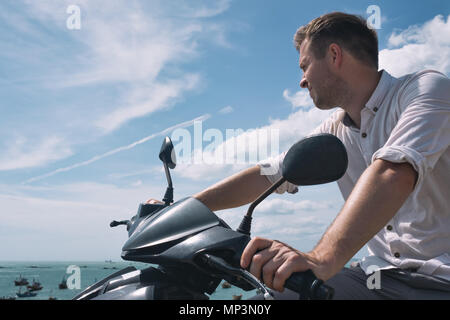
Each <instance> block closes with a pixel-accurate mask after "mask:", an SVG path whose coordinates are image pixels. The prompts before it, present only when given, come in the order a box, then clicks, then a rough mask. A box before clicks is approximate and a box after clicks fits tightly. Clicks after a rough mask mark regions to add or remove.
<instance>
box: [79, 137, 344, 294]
mask: <svg viewBox="0 0 450 320" xmlns="http://www.w3.org/2000/svg"><path fill="white" fill-rule="evenodd" d="M159 158H160V160H161V161H162V162H163V165H164V169H165V173H166V178H167V181H168V187H167V190H166V193H165V195H164V198H163V203H161V204H140V206H139V208H138V211H137V214H136V215H135V216H134V217H132V218H131V219H130V220H124V221H113V222H111V224H110V226H111V227H116V226H119V225H126V227H127V231H128V236H129V238H128V240H127V241H126V243H125V244H124V246H123V248H122V254H121V257H122V259H124V260H126V261H137V262H144V263H148V264H152V265H153V266H150V267H148V268H146V269H143V270H138V269H136V268H135V267H127V268H125V269H123V270H120V271H118V272H116V273H114V274H112V275H110V276H108V277H107V278H105V279H103V280H101V281H99V282H97V283H95V284H93V285H92V286H90V287H88V288H87V289H85V290H84V291H83V292H81V293H80V294H78V295H77V296H76V297H74V298H73V299H74V300H207V299H209V297H208V294H209V295H210V294H212V293H213V292H214V291H215V289H216V288H217V287H218V286H219V284H220V283H221V282H222V281H223V280H225V281H227V282H228V283H230V284H232V285H234V286H237V287H239V288H241V289H243V290H244V291H249V290H254V289H259V290H260V292H262V294H263V296H264V299H273V295H272V293H271V292H270V290H269V289H268V288H267V287H266V286H265V285H264V284H263V283H262V282H261V281H260V280H259V279H257V278H256V277H255V276H253V275H252V274H251V273H250V272H248V271H247V270H244V269H242V268H241V267H240V257H241V255H242V252H243V250H244V248H245V247H246V245H247V243H248V242H249V241H250V230H251V221H252V213H253V211H254V209H255V207H256V206H257V205H258V204H259V203H260V202H261V201H263V200H264V199H265V198H267V197H268V196H269V195H270V194H271V193H273V192H274V191H275V190H276V189H277V188H278V187H279V186H280V185H281V184H282V183H284V182H286V181H288V182H291V183H293V184H295V185H298V186H307V185H316V184H323V183H328V182H332V181H335V180H337V179H339V178H340V177H342V176H343V174H344V173H345V171H346V169H347V163H348V159H347V153H346V150H345V147H344V145H343V144H342V142H341V141H340V140H339V139H338V138H336V137H335V136H333V135H329V134H320V135H315V136H311V137H308V138H305V139H303V140H301V141H299V142H297V143H296V144H294V145H293V146H292V147H291V148H290V149H289V151H288V152H287V154H286V156H285V158H284V161H283V164H282V168H281V169H282V177H281V178H280V179H279V180H278V181H277V182H276V183H275V184H273V185H272V186H271V187H270V188H268V189H267V190H266V191H265V192H264V193H263V194H262V195H261V196H259V197H258V199H256V200H255V201H254V202H253V203H252V204H251V205H250V207H249V209H248V211H247V214H246V215H245V216H244V218H243V220H242V222H241V224H240V226H239V228H238V229H237V230H233V229H231V228H230V226H229V225H228V224H227V223H226V222H225V221H224V220H222V219H220V218H219V217H218V216H217V215H216V214H214V212H212V211H211V210H210V209H209V208H208V207H206V206H205V205H204V204H203V203H201V202H200V201H199V200H197V199H195V198H193V197H188V198H185V199H182V200H179V201H177V202H175V203H173V185H172V179H171V175H170V170H169V169H174V168H175V166H176V159H175V152H174V147H173V144H172V142H171V140H170V138H168V137H166V138H165V139H164V142H163V144H162V147H161V151H160V153H159ZM155 265H156V267H155ZM285 287H286V288H288V289H290V290H293V291H295V292H297V293H299V297H300V299H331V298H332V296H333V288H331V287H329V286H327V285H325V284H324V283H323V282H322V281H321V280H320V279H317V278H316V277H315V275H314V273H313V272H312V271H311V270H308V271H305V272H297V273H294V274H292V275H291V276H290V278H289V279H287V280H286V282H285Z"/></svg>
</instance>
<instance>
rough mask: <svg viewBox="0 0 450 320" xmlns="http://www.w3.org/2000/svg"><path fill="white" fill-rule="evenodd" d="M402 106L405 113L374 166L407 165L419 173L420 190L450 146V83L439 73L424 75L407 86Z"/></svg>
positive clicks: (374, 155)
mask: <svg viewBox="0 0 450 320" xmlns="http://www.w3.org/2000/svg"><path fill="white" fill-rule="evenodd" d="M399 106H404V110H399V111H400V112H401V115H400V118H399V120H398V122H397V124H396V126H395V127H394V129H393V130H392V132H391V134H390V136H389V139H388V140H387V141H386V143H385V145H384V146H383V147H382V148H380V149H379V150H377V151H376V152H375V153H374V154H373V156H372V163H373V162H374V161H375V160H376V159H383V160H386V161H390V162H394V163H403V162H408V163H409V164H411V165H412V166H413V167H414V169H415V170H416V172H417V174H418V179H417V183H416V189H417V188H418V187H419V186H420V185H421V183H422V181H423V178H424V176H425V175H426V174H427V172H428V171H429V170H432V169H433V168H434V166H435V164H436V162H437V161H438V159H439V158H440V156H441V155H442V154H443V153H444V152H445V151H446V150H447V148H448V146H449V144H450V80H449V79H448V78H446V77H445V76H443V75H441V74H440V73H437V72H436V73H427V74H424V75H423V76H422V77H419V78H418V79H417V81H414V82H412V83H409V84H407V85H406V87H405V90H404V91H403V94H402V95H401V96H399Z"/></svg>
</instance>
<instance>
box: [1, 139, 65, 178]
mask: <svg viewBox="0 0 450 320" xmlns="http://www.w3.org/2000/svg"><path fill="white" fill-rule="evenodd" d="M72 154H73V152H72V150H71V149H70V147H69V146H67V144H66V141H64V139H63V138H60V137H46V138H43V139H42V140H40V141H34V139H33V140H30V139H27V138H25V137H18V138H16V139H14V140H13V141H12V140H10V141H7V142H6V143H5V146H4V149H3V151H2V153H1V155H0V171H7V170H16V169H24V168H31V167H37V166H42V165H45V164H47V163H49V162H54V161H57V160H60V159H63V158H66V157H69V156H71V155H72Z"/></svg>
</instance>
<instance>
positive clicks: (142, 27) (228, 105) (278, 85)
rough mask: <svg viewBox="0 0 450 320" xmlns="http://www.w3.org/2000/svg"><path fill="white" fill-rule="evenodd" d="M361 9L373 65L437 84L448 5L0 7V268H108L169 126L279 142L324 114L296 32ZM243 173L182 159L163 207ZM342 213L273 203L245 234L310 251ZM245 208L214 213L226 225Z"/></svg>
mask: <svg viewBox="0 0 450 320" xmlns="http://www.w3.org/2000/svg"><path fill="white" fill-rule="evenodd" d="M72 4H75V5H78V6H79V8H80V9H81V29H80V30H70V29H68V28H67V25H66V22H67V19H68V18H69V16H70V14H67V12H66V9H67V7H68V6H69V5H72ZM370 5H377V6H378V7H379V8H380V12H381V29H378V30H377V32H378V36H379V46H380V65H381V67H382V68H384V69H386V70H387V71H389V72H390V73H391V74H393V75H395V76H401V75H404V74H407V73H412V72H414V71H418V70H421V69H424V68H432V69H437V70H439V71H441V72H443V73H445V74H446V75H449V74H450V62H449V61H450V40H449V39H450V21H449V13H450V3H449V2H448V1H427V2H426V3H424V2H422V1H414V2H411V1H314V2H306V1H283V2H280V1H264V2H261V1H255V0H242V1H237V0H236V1H228V0H222V1H181V0H180V1H170V4H168V1H154V0H152V1H142V0H141V1H122V0H116V1H87V0H80V1H76V0H70V1H31V0H30V1H26V0H23V1H12V0H5V1H2V2H1V3H0V40H1V41H0V84H1V85H0V97H1V99H0V115H1V117H0V148H1V149H0V150H2V152H1V153H0V208H1V209H0V219H1V223H0V243H1V245H0V260H103V259H116V260H117V259H119V257H120V249H121V246H122V244H123V242H124V241H125V239H126V232H124V230H118V229H109V227H108V224H109V221H111V220H113V219H123V218H127V217H130V216H131V215H132V214H134V213H135V211H136V209H137V207H138V204H139V202H141V201H145V200H146V199H148V198H150V197H155V198H161V197H162V196H163V194H164V190H165V177H164V173H163V171H162V166H161V163H160V161H159V159H158V157H157V154H158V151H159V148H160V145H161V142H162V139H163V136H164V134H168V135H171V133H172V132H173V131H170V130H169V131H167V130H166V129H167V128H175V127H179V126H182V127H183V128H185V129H186V130H188V131H189V132H191V133H193V126H192V120H193V119H196V118H201V119H203V120H204V121H203V123H202V126H203V131H207V130H208V129H215V130H218V131H219V132H221V133H222V134H223V136H225V133H226V130H227V129H242V130H243V134H242V137H246V136H248V134H249V132H250V131H251V130H255V129H259V130H273V129H276V130H278V132H279V137H280V141H279V147H280V151H283V150H285V149H286V148H288V147H289V146H290V145H291V144H292V143H294V142H295V141H297V140H299V139H301V138H302V137H303V136H304V135H306V134H307V133H308V132H309V131H311V130H312V129H313V128H314V127H315V126H317V125H318V124H319V123H320V122H321V121H322V120H324V119H325V118H326V117H327V116H328V113H327V112H322V111H318V110H317V109H315V108H314V107H313V104H312V102H311V101H310V100H309V98H308V96H307V95H306V94H305V93H304V92H303V91H301V90H300V89H299V86H298V83H299V81H300V79H301V72H300V70H299V68H298V64H297V61H298V53H297V52H296V50H295V49H294V47H293V44H292V38H293V35H294V33H295V31H296V30H297V28H298V27H299V26H301V25H303V24H306V23H307V22H309V21H310V20H312V19H313V18H315V17H317V16H319V15H321V14H324V13H326V12H331V11H345V12H349V13H356V14H360V15H362V16H365V17H368V16H369V14H367V12H366V10H367V8H368V7H369V6H370ZM165 130H166V131H165ZM142 139H144V140H142ZM207 145H208V142H206V141H205V142H204V143H203V147H204V148H205V147H206V146H207ZM249 165H250V164H247V165H245V164H244V165H240V164H235V165H230V164H217V165H212V166H210V165H205V164H197V165H187V164H180V165H179V166H178V167H177V168H176V169H175V170H174V171H173V180H174V184H175V197H176V199H180V198H183V197H186V196H189V195H191V194H193V193H196V192H198V191H200V190H202V189H203V188H206V187H207V186H209V185H211V184H212V183H215V182H217V181H219V180H220V179H223V178H225V177H227V176H228V175H230V174H232V173H235V172H237V171H238V170H240V169H243V168H245V167H246V166H249ZM342 204H343V200H342V198H341V196H340V193H339V190H338V189H337V186H336V185H335V184H329V185H324V186H317V187H308V188H304V189H302V190H301V191H300V192H299V193H298V194H296V195H282V196H278V195H273V196H271V198H270V199H268V200H266V201H265V202H264V203H263V204H262V205H261V207H259V208H258V209H257V210H256V212H255V219H254V220H255V226H254V230H253V234H254V235H259V236H264V237H269V238H276V239H279V240H283V241H286V242H289V243H290V244H292V245H293V246H295V247H297V248H299V249H302V250H309V249H311V248H312V247H313V246H314V244H315V243H316V242H317V241H318V240H319V239H320V236H321V234H322V233H323V231H324V230H325V229H326V227H327V226H328V225H329V223H330V222H331V221H332V219H333V218H334V216H335V215H336V214H337V213H338V211H339V209H340V207H341V206H342ZM245 211H246V208H239V209H234V210H225V211H224V212H220V213H219V215H220V216H221V217H222V218H223V219H225V220H226V221H228V222H229V223H230V225H232V226H233V227H236V226H237V225H238V223H239V221H240V217H241V216H242V215H243V214H244V213H245ZM274 217H276V218H274ZM361 254H363V252H362V253H361Z"/></svg>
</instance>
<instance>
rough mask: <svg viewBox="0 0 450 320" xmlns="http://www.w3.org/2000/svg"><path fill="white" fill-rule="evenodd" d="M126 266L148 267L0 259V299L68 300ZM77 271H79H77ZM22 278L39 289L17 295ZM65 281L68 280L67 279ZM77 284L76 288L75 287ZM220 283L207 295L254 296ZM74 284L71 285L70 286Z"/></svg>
mask: <svg viewBox="0 0 450 320" xmlns="http://www.w3.org/2000/svg"><path fill="white" fill-rule="evenodd" d="M129 266H134V267H136V269H145V268H148V267H149V265H148V264H144V263H135V262H123V261H117V262H114V261H104V262H85V261H73V262H33V261H30V262H12V261H8V262H1V261H0V299H16V300H49V299H50V298H52V299H57V300H72V299H73V298H74V297H75V296H76V295H77V294H79V293H80V292H82V291H83V290H84V289H86V288H87V287H89V286H91V285H92V284H94V283H96V282H97V281H100V280H102V279H103V278H106V277H107V276H110V275H112V274H113V273H116V272H117V271H119V270H121V269H124V268H126V267H129ZM78 272H79V273H78ZM76 274H79V277H78V279H79V282H78V283H77V281H76V280H75V278H73V277H72V278H70V277H71V276H75V275H76ZM19 278H25V279H27V280H28V282H29V285H31V284H32V283H33V280H35V281H37V282H39V283H40V284H41V286H42V289H41V290H39V291H34V292H35V293H37V295H36V296H35V297H27V298H19V297H18V296H17V293H18V292H21V293H23V292H25V291H26V289H27V288H26V286H22V287H20V286H15V283H14V280H18V279H19ZM68 280H69V281H68ZM61 282H64V283H66V284H69V286H68V288H67V289H59V284H60V283H61ZM78 284H79V287H80V289H77V288H76V286H77V285H78ZM222 284H223V282H222V283H221V284H220V285H219V286H218V287H217V289H216V291H215V292H214V293H213V294H211V295H210V296H209V298H210V300H232V299H233V295H235V296H240V295H242V297H241V299H247V298H250V297H252V296H254V295H256V290H252V291H244V290H242V289H240V288H238V287H235V286H231V287H230V288H222ZM73 287H75V288H73Z"/></svg>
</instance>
